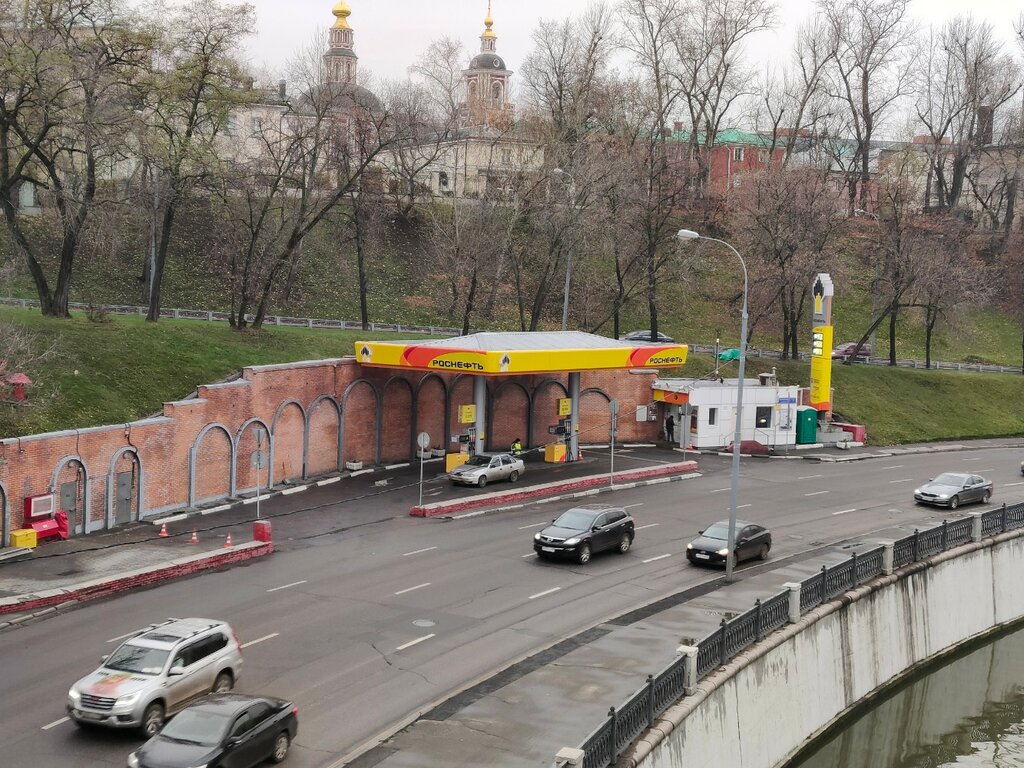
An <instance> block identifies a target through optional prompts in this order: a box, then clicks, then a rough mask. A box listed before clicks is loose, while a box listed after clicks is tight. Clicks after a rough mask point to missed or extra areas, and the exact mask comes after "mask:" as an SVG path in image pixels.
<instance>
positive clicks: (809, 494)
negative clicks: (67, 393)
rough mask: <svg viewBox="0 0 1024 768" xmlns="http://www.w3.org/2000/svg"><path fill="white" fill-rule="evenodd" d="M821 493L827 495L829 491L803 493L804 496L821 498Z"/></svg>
mask: <svg viewBox="0 0 1024 768" xmlns="http://www.w3.org/2000/svg"><path fill="white" fill-rule="evenodd" d="M823 493H829V491H814V492H812V493H805V494H804V496H821V495H822V494H823Z"/></svg>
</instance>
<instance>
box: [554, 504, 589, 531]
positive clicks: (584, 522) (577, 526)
mask: <svg viewBox="0 0 1024 768" xmlns="http://www.w3.org/2000/svg"><path fill="white" fill-rule="evenodd" d="M593 524H594V513H593V512H584V511H583V510H582V509H570V510H569V511H568V512H563V513H562V514H561V515H560V516H559V517H558V519H557V520H555V525H557V526H558V527H559V528H571V529H573V530H575V531H589V530H590V527H591V526H592V525H593Z"/></svg>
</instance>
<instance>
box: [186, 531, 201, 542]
mask: <svg viewBox="0 0 1024 768" xmlns="http://www.w3.org/2000/svg"><path fill="white" fill-rule="evenodd" d="M188 543H189V544H198V543H199V537H198V536H197V535H196V529H195V528H193V529H192V538H191V539H189V540H188Z"/></svg>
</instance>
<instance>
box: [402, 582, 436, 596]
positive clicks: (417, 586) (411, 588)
mask: <svg viewBox="0 0 1024 768" xmlns="http://www.w3.org/2000/svg"><path fill="white" fill-rule="evenodd" d="M429 586H430V582H429V581H425V582H423V583H422V584H417V585H416V586H415V587H409V588H408V589H400V590H398V591H397V592H395V594H396V595H404V594H405V593H406V592H413V591H415V590H417V589H423V588H424V587H429Z"/></svg>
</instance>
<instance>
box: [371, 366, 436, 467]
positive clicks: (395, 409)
mask: <svg viewBox="0 0 1024 768" xmlns="http://www.w3.org/2000/svg"><path fill="white" fill-rule="evenodd" d="M412 398H413V390H412V382H410V381H409V380H408V379H404V378H402V379H398V378H396V379H392V380H391V381H390V382H387V383H386V384H385V386H384V400H383V402H384V410H383V413H382V415H383V424H382V427H381V435H380V443H381V448H380V450H381V461H383V462H385V463H389V462H396V461H409V460H410V459H411V458H412V455H413V450H414V449H413V447H412V446H413V440H415V438H416V434H418V433H414V432H413V429H414V427H415V426H416V425H415V424H413V423H412V419H410V418H409V415H410V414H411V413H412V402H413V400H412ZM440 403H441V407H442V408H443V407H444V400H441V401H440ZM431 437H433V435H431Z"/></svg>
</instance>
